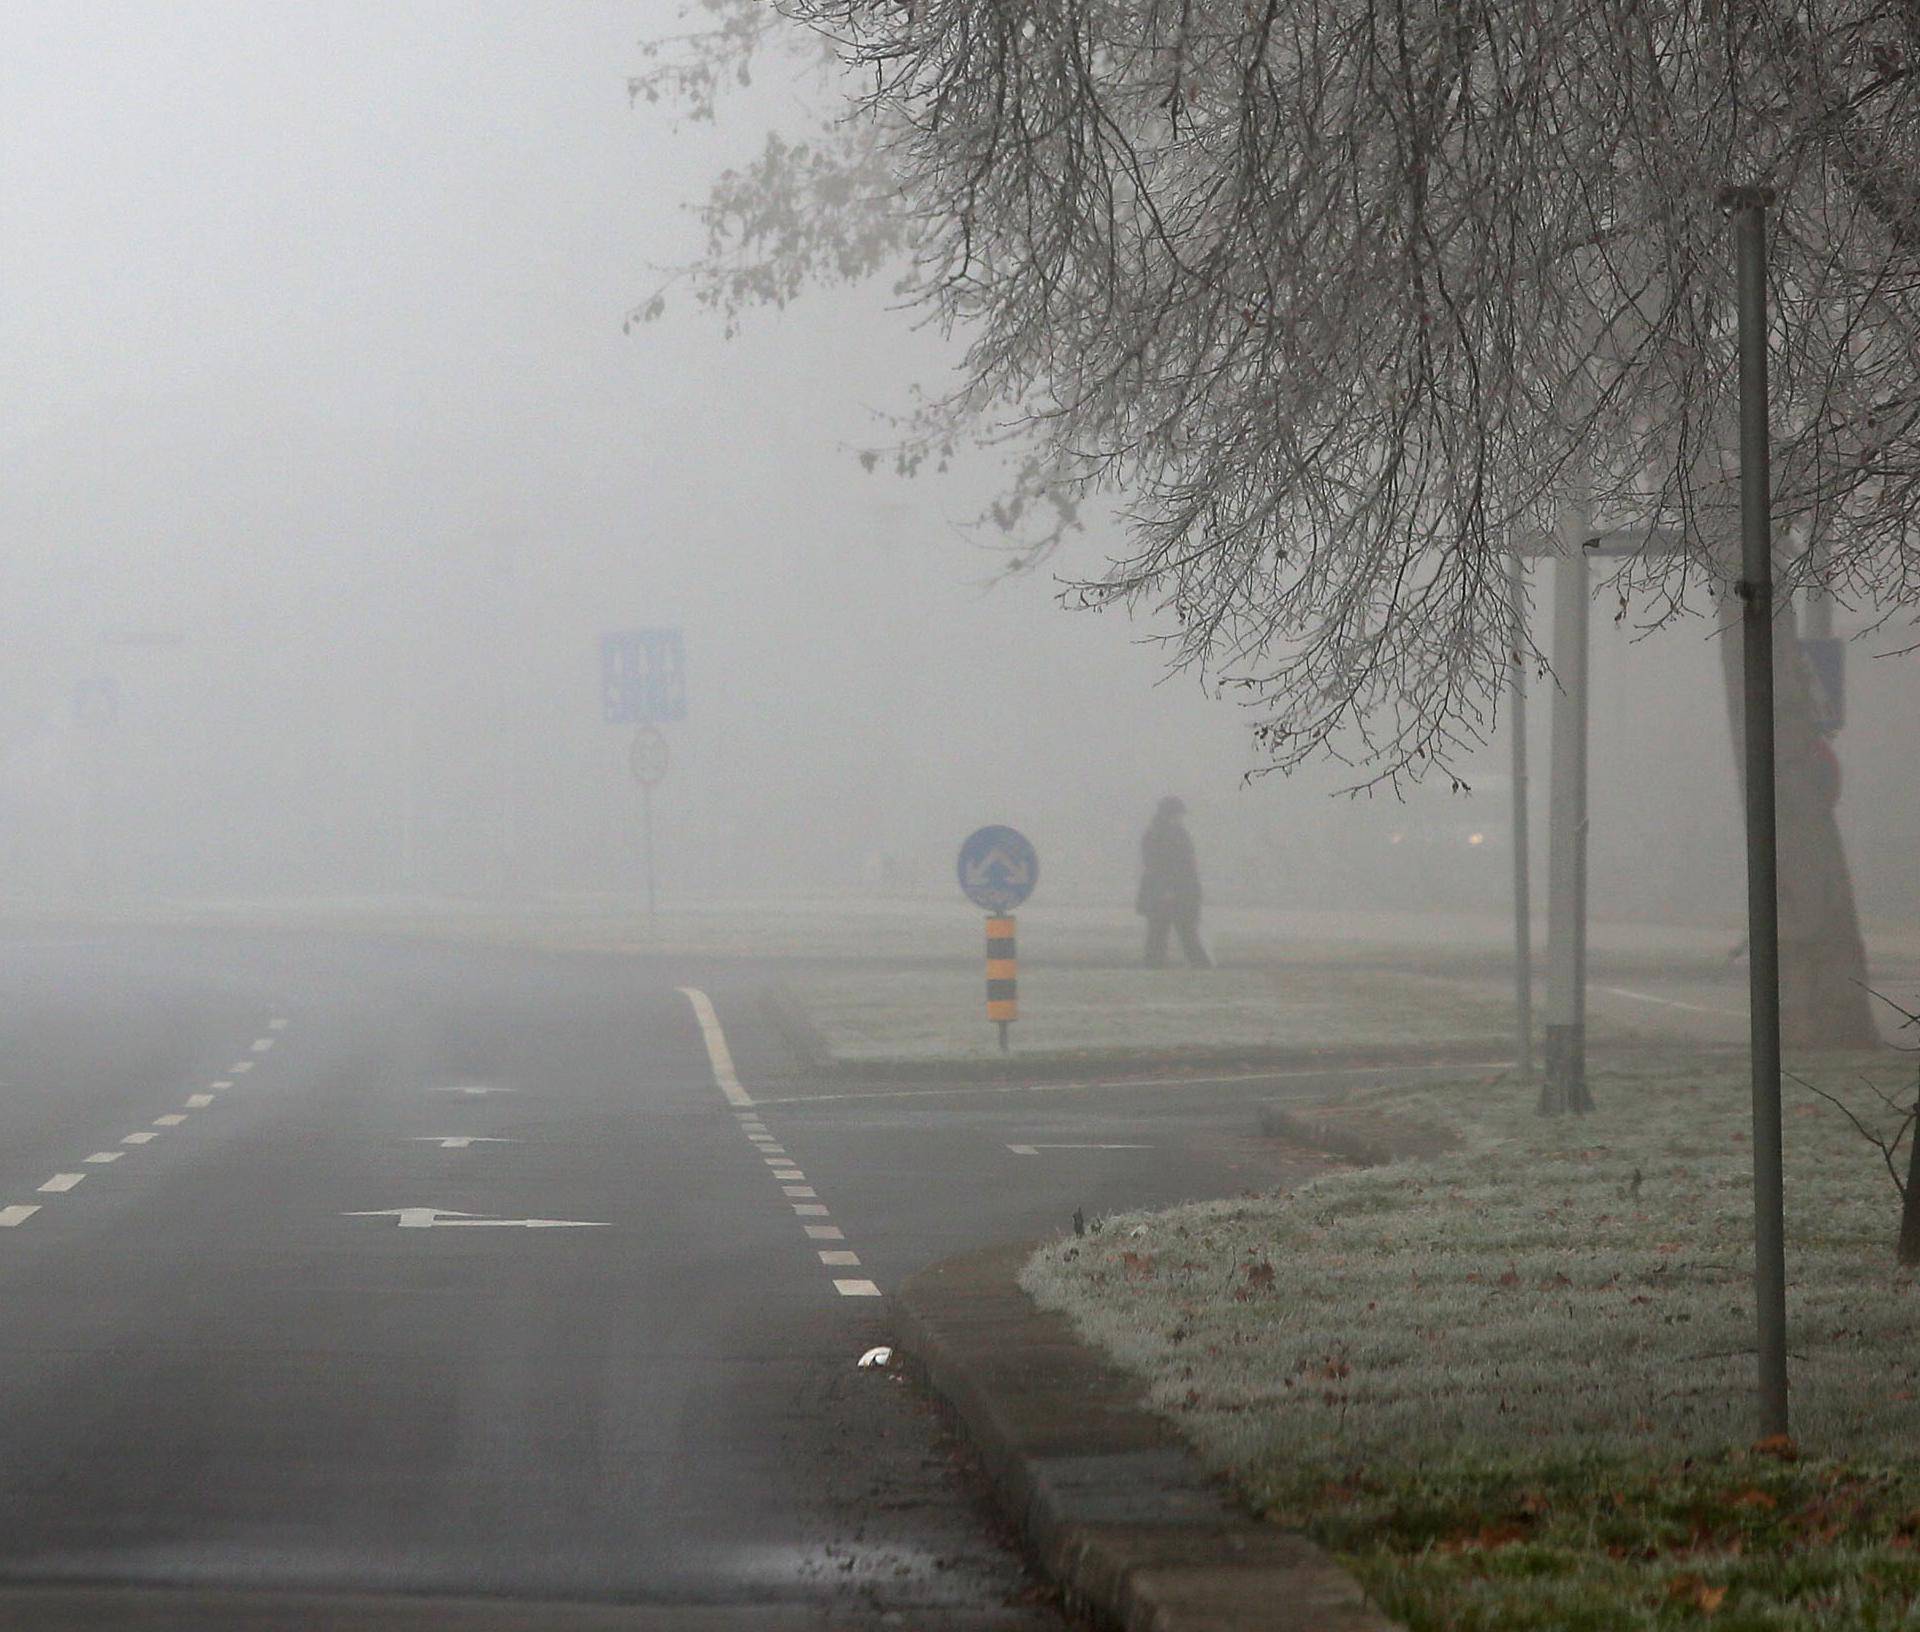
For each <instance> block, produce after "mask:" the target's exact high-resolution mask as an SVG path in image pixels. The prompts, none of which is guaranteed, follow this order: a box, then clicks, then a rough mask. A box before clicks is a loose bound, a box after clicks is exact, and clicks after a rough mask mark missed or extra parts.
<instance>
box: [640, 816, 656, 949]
mask: <svg viewBox="0 0 1920 1632" xmlns="http://www.w3.org/2000/svg"><path fill="white" fill-rule="evenodd" d="M640 810H641V818H640V826H641V830H642V832H643V833H644V834H645V836H646V837H645V844H646V851H647V916H648V917H649V918H651V917H653V916H654V915H655V914H656V913H657V911H658V910H659V893H658V891H657V890H656V888H655V884H654V875H653V784H652V783H651V782H643V783H642V784H641V785H640Z"/></svg>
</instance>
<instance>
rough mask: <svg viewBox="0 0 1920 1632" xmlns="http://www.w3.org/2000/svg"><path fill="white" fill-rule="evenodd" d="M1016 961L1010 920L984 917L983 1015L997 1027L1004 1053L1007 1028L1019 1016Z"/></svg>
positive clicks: (1005, 1050)
mask: <svg viewBox="0 0 1920 1632" xmlns="http://www.w3.org/2000/svg"><path fill="white" fill-rule="evenodd" d="M1019 971H1020V964H1019V959H1018V957H1017V956H1016V955H1015V953H1014V949H1013V919H1012V917H1011V916H1008V917H1005V918H989V919H988V920H987V1018H988V1019H989V1020H992V1021H993V1022H995V1023H996V1024H997V1025H998V1026H999V1027H1000V1052H1001V1053H1002V1054H1004V1053H1006V1052H1007V1046H1008V1045H1007V1027H1008V1026H1009V1025H1011V1024H1012V1023H1013V1022H1014V1021H1015V1020H1018V1019H1019V1018H1020V979H1019Z"/></svg>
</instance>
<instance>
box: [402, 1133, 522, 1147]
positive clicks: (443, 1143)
mask: <svg viewBox="0 0 1920 1632" xmlns="http://www.w3.org/2000/svg"><path fill="white" fill-rule="evenodd" d="M413 1143H414V1144H416V1145H438V1146H439V1147H440V1148H441V1149H442V1150H465V1149H466V1148H467V1146H469V1145H517V1144H519V1143H520V1141H519V1140H518V1139H496V1138H495V1137H494V1136H493V1135H492V1134H490V1133H416V1134H415V1135H414V1136H413Z"/></svg>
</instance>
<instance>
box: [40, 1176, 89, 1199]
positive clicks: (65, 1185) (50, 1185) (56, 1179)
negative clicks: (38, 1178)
mask: <svg viewBox="0 0 1920 1632" xmlns="http://www.w3.org/2000/svg"><path fill="white" fill-rule="evenodd" d="M85 1177H86V1174H84V1173H56V1174H54V1176H53V1177H52V1178H50V1179H48V1180H47V1182H46V1183H45V1184H43V1185H41V1186H40V1188H41V1189H42V1190H50V1191H52V1192H53V1193H54V1194H55V1195H58V1194H59V1193H60V1192H61V1191H62V1190H71V1189H72V1188H73V1187H74V1186H75V1185H76V1184H78V1183H79V1182H80V1181H81V1180H82V1179H84V1178H85Z"/></svg>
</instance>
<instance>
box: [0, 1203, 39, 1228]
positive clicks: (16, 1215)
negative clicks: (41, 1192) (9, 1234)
mask: <svg viewBox="0 0 1920 1632" xmlns="http://www.w3.org/2000/svg"><path fill="white" fill-rule="evenodd" d="M39 1211H40V1209H39V1208H38V1207H37V1206H32V1207H26V1206H17V1207H0V1230H11V1229H14V1228H15V1227H17V1226H18V1225H21V1224H24V1223H26V1221H27V1220H28V1219H30V1218H32V1217H33V1215H34V1214H35V1213H37V1212H39Z"/></svg>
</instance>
